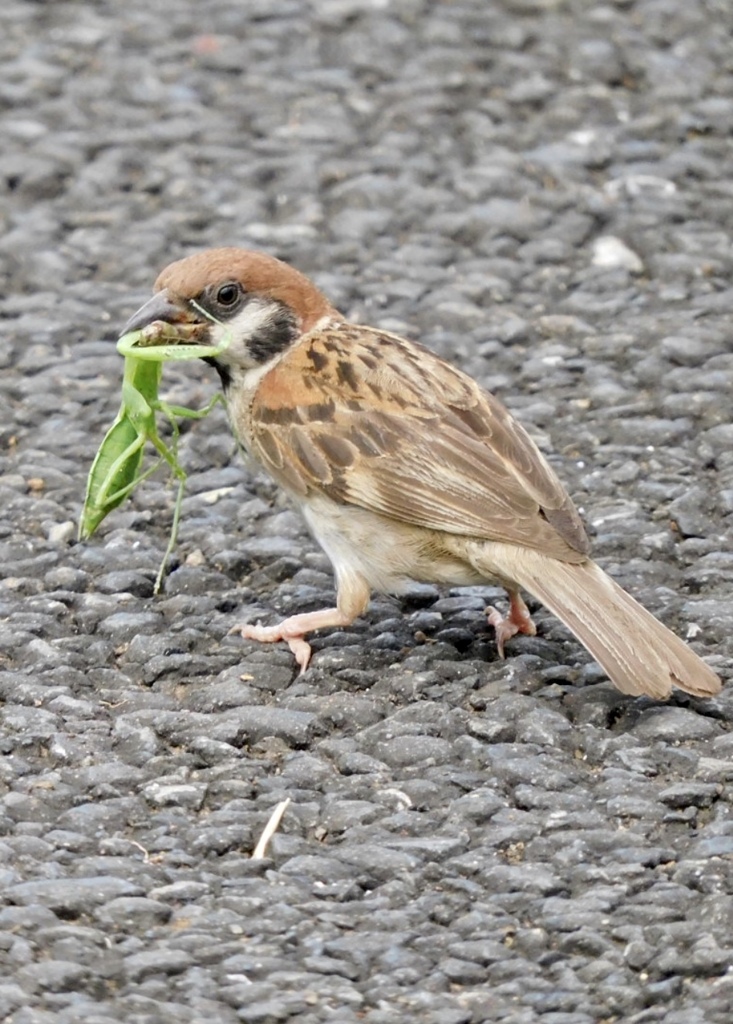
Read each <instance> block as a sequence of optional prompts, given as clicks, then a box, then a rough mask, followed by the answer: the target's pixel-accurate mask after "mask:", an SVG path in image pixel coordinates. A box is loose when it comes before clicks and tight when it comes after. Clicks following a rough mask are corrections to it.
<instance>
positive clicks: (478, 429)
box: [122, 247, 722, 699]
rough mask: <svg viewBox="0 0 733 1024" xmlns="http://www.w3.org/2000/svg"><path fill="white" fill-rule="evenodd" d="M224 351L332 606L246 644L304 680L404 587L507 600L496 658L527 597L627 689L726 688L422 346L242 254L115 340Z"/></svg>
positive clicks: (230, 254)
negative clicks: (493, 593)
mask: <svg viewBox="0 0 733 1024" xmlns="http://www.w3.org/2000/svg"><path fill="white" fill-rule="evenodd" d="M143 329H144V330H145V332H146V339H147V340H146V344H148V345H149V344H152V343H154V338H155V334H156V331H159V333H160V336H161V339H162V340H161V344H162V343H165V344H167V345H170V344H172V343H173V344H175V343H177V342H179V343H180V344H187V343H190V341H191V339H192V338H194V337H195V340H196V343H198V344H206V345H212V346H217V347H220V348H221V351H220V352H219V353H218V354H217V355H216V357H215V358H208V359H207V361H208V362H211V363H212V364H213V366H214V368H215V369H216V371H217V372H218V375H219V378H220V380H221V385H222V388H223V392H224V397H225V400H226V404H227V409H228V415H229V419H230V423H231V427H232V430H233V433H234V434H235V436H236V438H237V439H238V441H239V443H240V444H241V446H242V447H243V449H244V450H245V452H246V453H248V454H249V455H250V456H251V457H252V458H253V459H254V461H255V462H257V463H259V464H260V465H261V466H262V467H264V469H265V470H266V471H267V472H268V473H269V474H270V476H271V477H272V478H274V480H275V481H276V482H277V483H278V484H279V485H280V487H281V488H282V489H283V490H284V491H285V492H286V494H287V495H288V496H289V498H290V499H291V501H292V502H293V503H294V504H295V506H297V507H298V508H299V509H300V511H301V512H302V514H303V516H304V518H305V520H306V523H307V525H308V527H309V528H310V531H311V532H312V534H313V536H314V538H315V540H316V541H317V542H318V544H319V545H320V547H321V548H322V549H323V551H324V552H325V554H326V555H327V557H328V559H329V560H330V562H331V564H332V567H333V571H334V576H335V585H336V604H335V607H332V608H325V609H322V610H319V611H310V612H303V613H298V614H295V615H291V616H289V617H287V618H285V619H284V620H283V621H282V622H279V623H278V624H277V625H272V626H268V625H261V624H259V623H257V624H251V623H247V624H244V625H242V626H236V627H235V631H237V632H240V633H241V635H242V637H244V638H245V639H248V640H254V641H261V642H264V643H274V642H279V641H285V642H286V643H287V644H288V645H289V647H290V650H291V651H292V653H293V655H294V657H295V659H296V661H297V663H298V665H299V666H300V670H301V672H304V671H305V670H306V668H307V667H308V665H309V663H310V659H311V647H310V644H309V643H308V641H307V639H306V637H307V635H308V634H309V633H311V632H312V631H314V630H320V629H325V628H329V627H348V626H350V625H351V624H352V623H353V622H354V620H355V619H356V618H357V617H358V616H360V615H362V614H363V613H364V612H365V611H366V609H367V606H368V604H369V601H370V598H371V594H372V593H373V592H377V593H381V594H390V595H399V594H401V593H405V592H406V591H407V590H408V589H409V588H410V587H411V586H412V585H413V584H414V583H415V582H420V583H431V584H436V585H439V586H440V585H445V586H452V587H460V586H472V585H477V584H486V583H491V584H493V585H497V584H498V585H500V586H502V587H504V588H505V589H506V592H507V594H508V598H509V605H508V612H507V614H502V613H501V612H500V611H499V610H498V609H497V608H495V607H490V608H487V610H486V614H487V620H488V623H489V624H490V625H491V626H493V628H494V630H495V636H496V644H497V649H498V653H499V655H500V656H501V657H503V656H504V646H505V644H506V643H507V641H509V640H510V639H511V638H512V637H513V636H515V635H516V634H517V633H522V634H526V635H529V636H532V635H534V634H535V633H536V628H535V624H534V622H533V621H532V619H531V617H530V613H529V610H528V608H527V605H526V603H525V601H524V599H523V597H522V592H523V591H524V592H527V593H529V594H530V595H532V596H533V597H534V598H536V599H537V600H538V601H539V602H541V603H542V604H543V605H545V606H546V607H547V608H548V609H550V611H551V612H553V613H554V614H555V615H556V616H557V617H558V618H559V619H560V620H561V621H562V622H563V623H564V624H565V625H566V626H567V627H568V628H569V629H570V631H571V632H572V633H573V634H574V635H575V637H576V638H577V639H578V640H579V641H580V643H581V644H583V645H584V647H585V648H586V649H587V650H588V651H589V653H590V654H591V655H592V657H593V658H594V659H595V660H596V661H597V662H598V664H599V665H600V666H601V667H602V669H603V670H604V671H605V673H606V674H607V676H608V677H609V679H610V680H611V681H612V682H613V683H614V684H615V686H616V687H617V688H618V689H619V690H621V691H622V692H623V693H626V694H630V695H635V696H638V695H642V694H645V695H648V696H650V697H653V698H658V699H665V698H667V697H669V695H670V694H671V692H672V689H673V687H676V688H678V689H680V690H683V691H686V692H687V693H689V694H693V695H696V696H700V697H709V696H712V695H714V694H716V693H718V692H719V690H720V689H721V685H722V684H721V680H720V679H719V677H718V676H717V675H716V673H715V672H714V671H713V670H712V669H711V668H710V667H709V666H708V665H707V664H706V663H705V662H704V661H703V660H702V659H701V658H700V657H698V655H697V654H695V653H694V652H693V651H692V649H691V648H690V647H689V646H688V645H687V644H686V643H684V642H683V641H682V640H681V639H680V638H679V637H678V636H676V635H675V634H674V633H672V632H671V631H670V630H669V629H668V628H667V627H666V626H664V625H663V624H662V623H661V622H659V621H658V620H657V619H656V618H655V617H654V616H653V615H652V614H651V613H650V612H649V611H647V610H646V609H645V608H643V607H642V606H641V605H640V604H639V603H638V602H637V601H636V600H635V599H634V598H632V597H631V595H629V594H628V593H626V591H624V590H623V589H622V588H621V587H620V586H619V584H618V583H616V582H615V581H614V580H613V579H611V577H610V576H608V575H607V574H606V573H605V572H604V570H603V569H602V568H601V567H600V566H599V565H597V564H596V562H594V561H593V559H592V558H591V555H590V543H589V540H588V536H587V534H586V531H585V528H584V526H583V522H582V520H581V517H580V515H579V513H578V511H577V510H576V508H575V506H574V504H573V502H572V500H571V498H570V497H569V495H568V494H567V492H566V490H565V488H564V486H563V485H562V483H561V482H560V479H559V478H558V476H557V475H556V473H555V472H554V470H553V469H552V468H551V467H550V465H549V464H548V462H547V460H546V459H545V457H544V456H543V455H542V453H541V452H540V450H539V449H538V448H537V446H536V444H535V443H534V441H533V440H532V439H531V437H530V435H529V434H528V433H527V431H526V430H525V429H524V427H522V426H521V425H520V423H519V422H518V421H517V420H516V419H515V418H514V417H513V416H512V415H511V413H510V412H509V411H508V410H507V409H506V408H505V407H504V405H503V404H502V403H501V402H500V401H499V400H498V399H497V398H496V397H495V396H494V395H492V394H491V393H489V392H488V391H486V390H484V389H483V388H482V387H481V386H480V385H479V384H478V383H477V382H476V381H475V380H473V378H471V377H470V376H468V375H467V374H466V373H464V372H463V371H462V370H460V369H459V368H458V367H456V366H455V365H453V364H451V363H449V362H447V361H445V360H444V359H442V358H441V357H439V356H438V355H437V354H435V353H434V352H432V351H431V350H429V349H428V348H426V347H424V346H422V345H421V344H419V343H418V342H415V341H411V340H407V339H405V338H402V337H399V336H398V335H396V334H393V333H390V332H388V331H384V330H381V329H378V328H374V327H369V326H364V325H361V324H356V323H354V322H351V321H350V320H348V319H347V318H346V317H345V316H343V315H342V314H341V313H340V312H338V310H337V309H335V308H334V306H333V305H332V304H331V302H330V301H329V300H328V298H327V297H326V296H325V295H324V294H323V293H322V292H321V291H320V290H319V289H318V287H317V286H316V285H315V284H314V283H313V282H312V281H311V280H310V279H309V278H308V277H306V276H305V275H304V274H302V273H301V272H300V271H298V270H297V269H295V268H294V267H293V266H291V265H289V264H288V263H285V262H283V261H281V260H279V259H276V258H275V257H274V256H271V255H268V254H266V253H263V252H256V251H251V250H246V249H241V248H236V247H227V248H217V249H209V250H205V251H200V252H195V253H193V254H192V255H189V256H186V257H184V258H183V259H180V260H177V261H176V262H173V263H171V264H170V265H169V266H167V267H166V268H165V269H164V270H163V271H162V273H161V274H160V275H159V276H158V278H157V280H156V282H155V285H154V289H153V296H152V298H150V299H149V300H148V301H147V302H146V303H145V304H144V305H143V306H142V307H141V308H140V309H139V310H138V311H137V312H136V313H135V314H134V315H133V316H132V317H131V318H130V320H129V321H128V323H127V324H126V325H125V327H124V330H123V332H122V334H126V333H128V332H130V331H136V330H143Z"/></svg>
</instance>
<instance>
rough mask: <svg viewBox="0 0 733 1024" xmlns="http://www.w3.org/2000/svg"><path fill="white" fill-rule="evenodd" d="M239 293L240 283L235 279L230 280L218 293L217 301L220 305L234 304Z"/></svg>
mask: <svg viewBox="0 0 733 1024" xmlns="http://www.w3.org/2000/svg"><path fill="white" fill-rule="evenodd" d="M239 295H240V289H239V285H238V284H237V283H236V282H234V281H228V282H227V283H226V284H223V285H222V286H221V288H220V289H219V291H218V292H217V293H216V301H217V303H218V305H220V306H233V305H234V303H235V302H236V301H237V299H238V298H239Z"/></svg>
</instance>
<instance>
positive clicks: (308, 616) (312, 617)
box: [229, 608, 356, 674]
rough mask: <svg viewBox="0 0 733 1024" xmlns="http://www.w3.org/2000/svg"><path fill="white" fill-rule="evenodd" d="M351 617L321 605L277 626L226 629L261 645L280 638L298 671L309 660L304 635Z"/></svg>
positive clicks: (347, 623) (341, 623)
mask: <svg viewBox="0 0 733 1024" xmlns="http://www.w3.org/2000/svg"><path fill="white" fill-rule="evenodd" d="M355 618H356V616H355V615H345V614H344V613H343V612H340V611H339V610H338V608H324V609H323V610H322V611H320V612H303V613H302V614H301V615H291V616H290V618H289V619H283V621H282V622H279V623H278V624H277V626H259V625H257V626H248V625H245V626H234V627H233V628H232V629H230V630H229V632H230V633H241V634H242V636H243V637H244V639H245V640H259V642H260V643H263V644H274V643H277V642H278V640H284V641H285V642H286V643H287V645H288V647H289V648H290V650H291V651H292V652H293V654H294V655H295V660H296V661H297V662H298V664H299V665H300V671H301V674H302V673H303V672H305V670H306V669H307V668H308V662H309V661H310V660H311V645H310V644H309V643H308V641H307V640H306V639H305V634H306V633H310V632H311V631H312V630H314V629H325V628H326V627H328V626H350V625H351V623H352V622H353V621H354V619H355Z"/></svg>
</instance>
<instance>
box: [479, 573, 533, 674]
mask: <svg viewBox="0 0 733 1024" xmlns="http://www.w3.org/2000/svg"><path fill="white" fill-rule="evenodd" d="M486 610H487V612H488V613H489V614H488V622H489V625H490V626H493V627H494V629H495V630H496V649H497V650H498V652H499V657H500V658H503V657H504V644H505V643H506V642H507V640H511V638H512V637H513V636H515V635H516V634H517V633H526V635H527V636H534V635H535V633H536V632H537V627H536V626H535V624H534V622H532V617H531V616H530V614H529V608H528V607H527V605H526V604H525V603H524V601H523V600H522V598H521V597H520V595H519V592H518V591H516V590H514V591H509V614H508V615H507V617H506V618H504V616H503V615H502V614H501V612H500V611H499V610H498V608H487V609H486Z"/></svg>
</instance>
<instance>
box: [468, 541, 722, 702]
mask: <svg viewBox="0 0 733 1024" xmlns="http://www.w3.org/2000/svg"><path fill="white" fill-rule="evenodd" d="M488 549H490V550H488ZM472 554H473V557H472V558H471V561H473V562H474V564H475V566H476V568H477V569H481V565H480V562H481V561H482V560H484V559H482V557H481V555H482V554H483V555H484V556H485V558H486V564H485V566H484V570H485V571H486V570H489V571H488V572H487V574H488V575H491V574H492V573H493V574H494V575H496V574H497V572H498V573H499V574H500V575H501V576H502V577H504V578H506V579H509V580H514V581H515V582H516V583H517V584H518V585H519V586H520V587H521V588H522V589H523V590H526V591H528V592H529V593H530V594H532V595H533V596H534V597H536V598H538V599H539V600H540V601H541V602H542V603H543V604H544V605H546V606H547V607H548V608H549V609H550V611H551V612H554V614H555V615H557V617H558V619H560V620H561V621H562V622H564V623H565V625H566V626H567V627H568V629H570V630H571V631H572V632H573V633H574V634H575V636H576V637H577V638H578V640H580V642H581V643H582V644H583V645H584V647H586V648H587V649H588V651H590V653H591V654H592V655H593V657H594V658H595V659H596V661H597V662H598V664H599V665H600V666H601V667H602V668H603V669H604V670H605V672H606V673H607V674H608V676H609V678H610V679H611V681H612V682H613V683H615V685H616V686H617V687H618V688H619V690H622V691H623V692H624V693H631V694H637V695H638V694H642V693H645V694H648V695H649V696H651V697H657V698H665V697H668V696H669V694H670V692H671V690H672V687H673V686H677V687H678V688H679V689H680V690H685V691H686V692H687V693H692V694H695V695H697V696H699V697H710V696H712V695H714V694H716V693H718V692H719V691H720V688H721V685H722V684H721V681H720V679H719V678H718V676H717V675H716V674H715V673H714V672H713V670H712V669H711V668H709V666H708V665H706V664H705V662H704V661H702V660H701V659H700V658H699V657H698V656H697V655H696V654H695V653H694V651H692V650H691V649H690V648H689V647H688V646H687V644H686V643H684V642H683V641H682V640H680V638H679V637H678V636H675V634H674V633H672V632H670V630H668V629H667V627H666V626H663V625H662V623H661V622H659V621H658V620H657V619H655V618H654V616H653V615H652V614H651V613H650V612H648V611H647V610H646V608H642V606H641V605H640V604H639V603H638V602H637V601H635V600H634V598H633V597H631V596H630V595H629V594H627V593H626V591H625V590H622V589H621V587H620V586H619V585H618V583H615V582H614V581H613V580H612V579H611V577H610V576H607V575H606V573H605V572H604V571H603V569H601V567H600V566H599V565H596V563H595V562H591V561H590V560H589V561H585V562H581V563H580V564H572V563H568V562H560V561H558V560H557V559H555V558H550V557H549V556H547V555H543V554H541V553H540V552H536V551H530V550H528V549H527V548H517V547H513V546H511V545H508V544H490V545H481V549H479V548H478V546H477V549H476V550H475V551H474V552H473V553H472Z"/></svg>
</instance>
